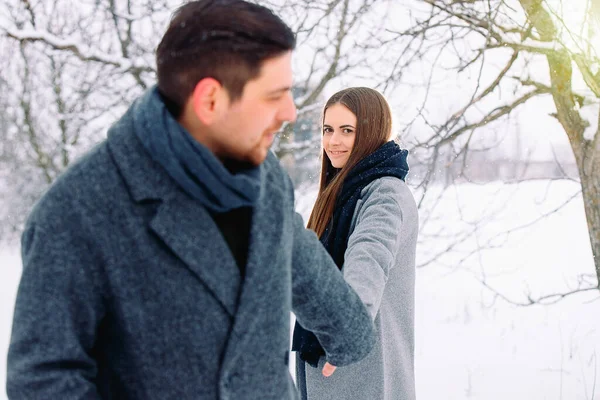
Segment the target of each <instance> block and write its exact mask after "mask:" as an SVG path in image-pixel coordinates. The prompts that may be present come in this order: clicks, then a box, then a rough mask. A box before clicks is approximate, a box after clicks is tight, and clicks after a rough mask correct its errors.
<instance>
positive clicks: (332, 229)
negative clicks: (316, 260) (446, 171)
mask: <svg viewBox="0 0 600 400" xmlns="http://www.w3.org/2000/svg"><path fill="white" fill-rule="evenodd" d="M407 155H408V151H407V150H402V149H400V147H399V146H398V145H397V144H396V143H395V142H387V143H386V144H384V145H383V146H381V147H380V148H379V149H377V150H376V151H375V152H373V153H372V154H370V155H369V156H367V157H365V158H364V159H362V160H361V161H360V162H359V163H358V164H356V166H355V167H354V168H352V170H351V171H350V173H349V174H348V176H347V177H346V180H345V181H344V184H343V186H342V190H341V192H340V193H339V194H338V197H337V199H336V202H335V208H334V213H333V218H332V220H331V221H330V223H329V225H328V227H327V229H326V230H325V232H323V235H321V243H323V245H324V246H325V248H326V249H327V251H328V252H329V255H331V257H332V258H333V260H334V261H335V263H336V265H337V266H338V268H339V269H342V267H343V265H344V253H345V252H346V248H347V247H348V238H349V236H350V225H351V223H352V216H353V215H354V209H355V208H356V203H357V202H358V199H359V198H360V193H361V191H362V190H363V189H364V188H365V187H366V186H367V185H369V184H370V183H371V182H373V181H374V180H376V179H379V178H382V177H384V176H395V177H397V178H400V179H402V180H404V179H405V178H406V174H408V163H407V162H406V158H407ZM292 350H293V351H298V352H299V356H300V358H301V359H302V360H304V361H306V362H307V363H308V364H310V365H312V366H313V367H315V368H316V367H317V365H318V362H319V358H320V357H321V356H324V355H325V351H324V350H323V348H322V347H321V344H320V343H319V341H318V339H317V337H316V336H315V335H314V334H313V333H312V332H310V331H307V330H306V329H304V328H302V326H301V325H300V324H299V323H298V322H296V325H295V327H294V337H293V341H292Z"/></svg>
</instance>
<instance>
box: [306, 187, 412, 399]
mask: <svg viewBox="0 0 600 400" xmlns="http://www.w3.org/2000/svg"><path fill="white" fill-rule="evenodd" d="M417 233H418V212H417V206H416V204H415V200H414V197H413V195H412V193H411V192H410V189H409V188H408V186H407V185H406V183H404V182H403V181H402V180H400V179H398V178H394V177H384V178H380V179H377V180H375V181H374V182H372V183H371V184H369V185H368V186H366V187H365V188H364V189H363V191H362V192H361V198H360V200H359V201H358V204H357V206H356V209H355V211H354V216H353V219H352V225H351V228H350V236H349V241H348V248H347V250H346V252H345V257H344V260H345V262H344V266H343V268H342V273H343V275H344V278H345V279H346V281H347V282H348V283H349V284H350V286H352V287H353V288H354V289H355V290H356V292H357V293H358V295H359V296H360V298H361V299H362V301H363V303H364V304H365V305H366V306H367V309H368V310H369V313H370V315H371V317H372V319H373V320H374V321H375V329H376V338H377V339H376V343H375V348H374V349H373V351H372V352H371V353H370V354H369V355H368V356H367V357H366V358H365V359H363V360H361V361H359V362H357V363H356V364H353V365H350V366H345V367H339V368H337V369H336V371H335V373H334V374H333V375H332V376H331V377H329V378H325V377H323V375H322V374H321V369H322V367H323V365H324V363H325V360H323V359H321V361H320V363H319V368H313V367H311V366H310V365H308V364H305V363H304V362H303V361H301V360H300V359H299V358H297V360H296V363H297V364H298V365H297V367H301V368H297V371H299V373H301V371H302V370H305V371H306V375H305V380H306V389H307V390H306V394H307V397H308V400H336V399H340V400H414V399H415V376H414V303H415V293H414V291H415V250H416V244H417ZM300 363H301V364H302V365H299V364H300ZM302 378H303V377H300V379H299V381H302V380H303V379H302Z"/></svg>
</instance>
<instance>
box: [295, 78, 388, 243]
mask: <svg viewBox="0 0 600 400" xmlns="http://www.w3.org/2000/svg"><path fill="white" fill-rule="evenodd" d="M335 104H341V105H343V106H345V107H346V108H348V109H349V110H350V111H352V113H353V114H354V115H355V116H356V125H357V126H356V131H355V135H356V136H355V139H354V146H353V148H352V151H351V153H350V157H349V158H348V161H347V162H346V164H345V165H344V166H343V167H342V168H340V169H337V168H334V167H333V165H332V164H331V160H329V157H327V153H326V152H325V150H324V149H323V150H322V154H321V159H322V161H321V177H320V180H319V194H318V196H317V201H316V202H315V205H314V207H313V209H312V212H311V214H310V218H309V219H308V225H307V227H308V228H309V229H312V230H314V231H315V232H316V233H317V236H319V237H321V235H323V232H324V231H325V228H326V227H327V225H328V224H329V221H330V220H331V218H332V217H333V212H334V207H335V201H336V199H337V197H338V195H339V193H340V191H341V189H342V186H343V184H344V180H345V179H346V177H347V176H348V173H349V172H350V170H352V168H353V167H354V166H355V165H356V164H358V162H359V161H360V160H362V159H363V158H365V157H366V156H368V155H370V154H371V153H373V152H374V151H375V150H377V149H378V148H379V147H381V146H382V145H384V144H385V143H386V142H387V141H389V140H390V138H391V136H392V113H391V111H390V106H389V105H388V103H387V101H386V100H385V98H384V97H383V96H382V95H381V93H379V92H378V91H376V90H374V89H370V88H366V87H353V88H347V89H344V90H341V91H339V92H337V93H336V94H334V95H333V96H331V98H330V99H329V100H328V101H327V103H326V104H325V107H324V109H323V122H322V124H324V123H325V113H326V112H327V109H328V108H329V107H331V106H333V105H335ZM321 134H322V131H321Z"/></svg>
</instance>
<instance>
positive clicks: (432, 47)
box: [382, 0, 600, 288]
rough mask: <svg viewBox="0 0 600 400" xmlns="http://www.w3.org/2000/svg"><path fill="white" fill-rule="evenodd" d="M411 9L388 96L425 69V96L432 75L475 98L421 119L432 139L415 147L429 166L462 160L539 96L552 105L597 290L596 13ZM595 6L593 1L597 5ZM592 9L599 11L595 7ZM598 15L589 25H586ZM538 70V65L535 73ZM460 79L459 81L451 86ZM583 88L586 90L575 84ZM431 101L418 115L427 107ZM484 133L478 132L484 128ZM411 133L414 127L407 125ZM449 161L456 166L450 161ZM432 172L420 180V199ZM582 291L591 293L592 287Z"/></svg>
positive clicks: (492, 5) (415, 4)
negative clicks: (570, 161)
mask: <svg viewBox="0 0 600 400" xmlns="http://www.w3.org/2000/svg"><path fill="white" fill-rule="evenodd" d="M404 3H405V5H406V6H407V7H408V8H409V9H410V10H411V14H410V15H411V21H412V23H411V25H410V27H409V28H408V29H394V30H393V33H394V34H395V37H394V39H391V40H393V41H394V42H395V43H396V45H397V46H398V47H397V50H396V51H395V52H394V54H393V58H392V60H391V61H392V62H393V63H394V68H392V69H391V70H389V71H386V73H387V76H386V77H384V79H383V80H382V85H383V86H384V87H386V88H388V87H390V86H394V85H397V84H398V83H399V82H401V81H404V82H406V78H405V77H403V74H406V71H407V70H409V69H410V67H411V65H413V64H414V63H415V62H418V63H419V65H420V66H421V67H422V65H423V61H426V63H425V64H428V65H429V70H430V71H432V72H431V75H430V76H429V80H428V81H427V82H426V92H428V91H429V89H430V88H431V87H432V86H433V85H435V82H434V79H435V78H434V77H433V76H434V73H433V72H435V71H436V70H438V71H439V70H444V71H451V73H452V74H454V75H455V76H460V75H461V74H473V73H474V72H473V71H475V75H476V76H475V79H473V81H474V84H473V85H472V86H471V87H470V88H469V90H471V95H470V96H469V98H468V99H467V100H466V101H465V102H464V104H462V105H460V106H458V107H456V109H455V111H454V112H452V113H451V114H450V115H449V116H448V118H446V119H444V120H442V121H439V122H432V121H430V120H429V119H428V116H427V113H425V112H421V113H420V114H419V117H420V118H421V119H422V120H423V121H424V125H426V126H428V127H429V130H430V132H431V134H430V135H429V136H428V137H425V138H423V137H421V139H420V141H419V143H418V146H419V147H421V148H423V149H425V151H426V154H427V157H428V158H429V159H431V160H433V162H434V163H437V162H439V160H438V158H439V157H440V154H442V153H443V150H444V149H447V148H448V146H452V148H453V155H454V158H455V159H457V160H460V159H462V160H463V161H464V160H466V155H467V154H468V153H469V152H471V151H472V150H473V149H474V147H476V146H475V145H474V144H475V143H476V142H477V141H478V140H479V143H482V141H483V140H485V138H481V137H480V136H481V135H483V134H484V132H486V134H489V132H490V129H489V128H490V127H494V126H498V125H497V124H500V123H505V122H506V121H507V118H509V117H510V115H511V113H513V112H514V111H515V110H516V109H518V108H519V107H521V106H522V105H524V104H526V103H528V102H531V101H532V100H533V99H539V98H541V97H544V96H546V97H548V96H549V97H551V98H552V100H553V103H554V108H555V109H554V110H552V109H548V110H547V113H548V114H551V115H552V116H553V117H554V118H556V120H557V121H558V122H559V123H560V125H561V126H562V128H563V129H564V132H565V134H566V135H567V137H568V139H569V143H570V146H571V148H572V150H573V154H574V156H575V160H576V163H577V168H578V172H579V180H580V183H581V190H582V197H583V202H584V205H585V212H586V218H587V225H588V230H589V238H590V242H591V246H592V251H593V254H594V263H595V268H596V271H595V272H596V277H597V278H598V279H597V281H596V282H597V283H594V284H593V285H592V288H594V287H595V288H598V282H600V179H599V177H600V134H599V133H598V118H599V109H600V102H599V101H598V99H599V98H600V72H598V67H599V66H600V60H599V58H598V54H597V52H596V50H597V49H596V48H595V47H594V45H593V44H594V40H597V39H598V36H597V32H596V31H597V28H598V25H597V24H598V14H590V13H589V10H590V8H591V7H592V2H591V0H590V1H588V2H587V9H585V10H580V11H581V13H580V15H581V16H582V18H581V19H580V20H579V22H578V23H577V24H574V23H573V22H572V21H571V20H570V19H569V18H567V17H566V15H567V13H566V12H565V10H564V9H563V7H565V8H567V9H568V10H570V11H571V14H572V11H573V10H572V7H573V5H572V4H571V3H569V4H568V5H567V4H566V3H565V4H564V5H563V3H562V1H559V0H556V1H551V0H547V1H544V0H462V1H461V0H422V1H406V2H404ZM594 4H595V3H594ZM596 7H597V4H596ZM589 15H595V17H594V18H595V19H594V18H590V17H585V16H589ZM540 66H541V67H542V68H541V69H540ZM455 79H457V78H455ZM578 82H583V83H584V85H579V86H578V85H577V83H578ZM428 100H429V99H428V97H427V93H426V94H425V100H424V102H423V106H422V108H421V110H420V111H423V110H425V109H426V107H427V104H428ZM484 127H485V128H486V129H483V128H484ZM409 128H410V127H409ZM450 161H453V160H450ZM434 173H435V168H430V169H429V170H428V171H427V174H426V176H425V177H424V178H423V180H422V182H421V186H422V189H423V193H426V192H427V187H428V185H429V183H430V182H431V176H432V175H433V174H434ZM587 283H588V286H589V282H587Z"/></svg>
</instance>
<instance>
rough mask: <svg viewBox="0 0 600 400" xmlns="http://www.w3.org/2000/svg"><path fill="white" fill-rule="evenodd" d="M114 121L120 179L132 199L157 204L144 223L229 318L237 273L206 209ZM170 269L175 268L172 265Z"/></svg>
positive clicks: (113, 144)
mask: <svg viewBox="0 0 600 400" xmlns="http://www.w3.org/2000/svg"><path fill="white" fill-rule="evenodd" d="M121 123H122V124H124V127H121V126H119V125H117V126H116V127H115V128H113V129H111V131H110V132H109V136H108V146H109V150H110V152H111V155H112V157H113V160H114V161H115V163H116V165H117V166H118V168H119V171H120V173H121V174H122V176H123V178H124V179H125V181H126V183H127V186H128V188H129V191H130V195H131V197H132V199H133V200H134V201H135V202H137V203H139V204H142V205H143V204H147V202H148V200H152V201H158V202H160V205H159V207H158V209H157V212H156V214H155V215H154V217H153V219H152V220H151V222H150V229H152V230H153V231H154V232H155V233H156V235H157V236H158V237H159V238H160V240H161V241H162V242H164V243H165V245H167V246H168V247H169V248H170V249H171V250H172V251H173V253H175V255H176V256H177V257H178V258H179V259H181V261H183V263H184V264H185V265H186V266H187V268H189V269H190V270H191V271H192V273H193V274H194V275H195V276H196V277H198V279H199V280H200V281H202V283H203V284H204V285H205V286H206V287H207V288H208V290H210V292H211V293H212V294H213V296H214V297H215V298H216V299H217V300H218V301H219V302H220V303H221V304H222V306H223V308H224V309H225V310H226V311H227V313H229V315H231V316H233V315H235V312H236V303H237V298H238V294H239V287H240V281H241V278H240V273H239V269H238V267H237V265H236V262H235V259H234V258H233V255H232V254H231V252H230V251H229V248H228V246H227V243H226V242H225V239H224V238H223V235H221V232H220V231H219V229H218V227H217V226H216V224H215V223H214V221H213V219H212V217H211V216H210V215H209V214H208V212H207V211H206V209H205V208H204V207H203V206H202V205H201V204H199V203H198V202H196V201H194V200H192V199H191V198H190V197H188V196H187V195H186V194H185V193H183V192H182V191H181V190H180V189H179V187H178V186H177V184H176V183H175V182H174V181H173V180H172V179H171V178H170V177H169V175H168V174H167V173H166V172H165V171H164V170H163V169H162V168H161V167H160V166H159V165H158V164H157V163H156V162H154V161H153V160H152V159H151V158H150V156H149V155H148V153H147V152H146V150H145V149H144V148H143V146H142V144H141V143H140V141H139V140H138V139H137V137H136V136H135V134H134V133H133V129H134V127H133V126H127V124H125V123H124V122H121ZM174 267H176V266H174Z"/></svg>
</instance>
